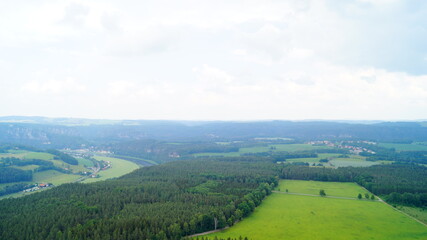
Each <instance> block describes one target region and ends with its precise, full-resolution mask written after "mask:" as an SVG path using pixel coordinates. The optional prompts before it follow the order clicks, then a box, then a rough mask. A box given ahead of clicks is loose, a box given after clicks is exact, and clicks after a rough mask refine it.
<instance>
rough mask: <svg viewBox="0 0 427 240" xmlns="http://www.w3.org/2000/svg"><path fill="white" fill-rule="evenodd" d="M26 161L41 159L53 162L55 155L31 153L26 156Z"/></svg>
mask: <svg viewBox="0 0 427 240" xmlns="http://www.w3.org/2000/svg"><path fill="white" fill-rule="evenodd" d="M24 158H25V159H41V160H52V159H53V155H52V154H50V153H42V152H29V153H26V154H25V156H24Z"/></svg>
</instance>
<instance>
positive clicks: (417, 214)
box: [397, 206, 427, 224]
mask: <svg viewBox="0 0 427 240" xmlns="http://www.w3.org/2000/svg"><path fill="white" fill-rule="evenodd" d="M397 209H399V210H400V211H402V212H404V213H406V214H408V215H410V216H412V217H414V218H416V219H418V220H420V221H421V222H423V223H425V224H427V208H418V207H408V206H397Z"/></svg>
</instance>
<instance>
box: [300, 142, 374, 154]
mask: <svg viewBox="0 0 427 240" xmlns="http://www.w3.org/2000/svg"><path fill="white" fill-rule="evenodd" d="M307 143H308V144H311V145H324V146H328V147H336V148H341V149H348V150H349V151H350V152H351V153H353V154H356V155H358V154H359V153H361V152H367V153H371V154H375V152H374V151H372V150H370V149H367V148H364V147H359V146H352V145H351V143H364V144H370V145H374V144H376V143H375V142H370V141H346V142H340V143H334V142H331V141H327V140H323V141H310V142H307Z"/></svg>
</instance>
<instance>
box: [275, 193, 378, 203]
mask: <svg viewBox="0 0 427 240" xmlns="http://www.w3.org/2000/svg"><path fill="white" fill-rule="evenodd" d="M271 192H274V193H280V194H289V195H297V196H309V197H321V198H334V199H347V200H357V201H369V202H381V201H382V200H370V199H364V198H362V199H358V198H352V197H338V196H328V195H326V196H320V195H315V194H308V193H290V192H281V191H271ZM378 199H380V198H378Z"/></svg>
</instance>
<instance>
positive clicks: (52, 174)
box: [33, 170, 81, 186]
mask: <svg viewBox="0 0 427 240" xmlns="http://www.w3.org/2000/svg"><path fill="white" fill-rule="evenodd" d="M80 177H81V176H79V175H73V174H64V173H60V172H58V171H55V170H48V171H43V172H37V173H34V175H33V182H36V183H53V184H54V185H56V186H58V185H61V184H64V183H69V182H73V181H75V180H77V179H78V178H80Z"/></svg>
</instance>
